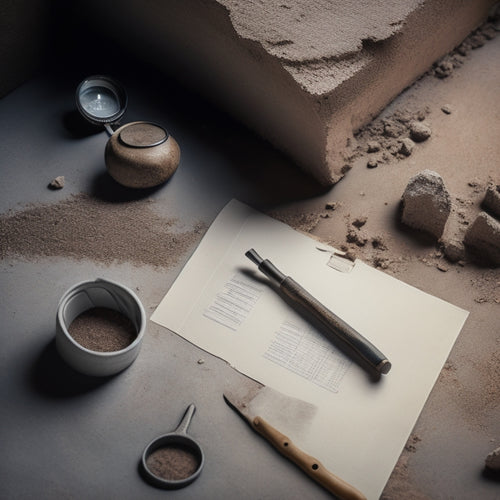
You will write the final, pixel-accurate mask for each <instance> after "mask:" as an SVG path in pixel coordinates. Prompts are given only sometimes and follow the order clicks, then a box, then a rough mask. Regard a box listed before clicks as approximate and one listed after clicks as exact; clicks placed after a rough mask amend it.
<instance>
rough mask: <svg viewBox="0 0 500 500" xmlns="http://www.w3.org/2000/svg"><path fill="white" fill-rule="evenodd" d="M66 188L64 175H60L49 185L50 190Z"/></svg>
mask: <svg viewBox="0 0 500 500" xmlns="http://www.w3.org/2000/svg"><path fill="white" fill-rule="evenodd" d="M63 187H64V175H59V176H58V177H56V178H55V179H52V180H51V181H50V184H49V188H50V189H62V188H63Z"/></svg>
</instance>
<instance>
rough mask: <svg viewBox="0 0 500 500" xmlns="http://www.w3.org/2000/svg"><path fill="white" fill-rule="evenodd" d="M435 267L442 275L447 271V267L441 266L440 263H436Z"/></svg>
mask: <svg viewBox="0 0 500 500" xmlns="http://www.w3.org/2000/svg"><path fill="white" fill-rule="evenodd" d="M436 267H437V268H438V269H439V270H440V271H441V272H443V273H445V272H447V271H448V267H447V266H445V265H444V264H442V263H441V262H438V264H437V266H436Z"/></svg>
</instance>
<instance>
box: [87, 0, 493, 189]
mask: <svg viewBox="0 0 500 500" xmlns="http://www.w3.org/2000/svg"><path fill="white" fill-rule="evenodd" d="M225 3H228V4H229V3H231V2H230V1H229V0H226V2H225ZM289 3H291V2H289ZM494 3H495V1H493V0H476V1H475V2H467V1H460V2H457V1H456V0H425V1H424V2H422V3H419V4H418V7H417V8H416V9H414V10H412V11H411V12H410V13H409V14H408V15H407V17H406V18H405V20H404V23H403V22H401V21H400V22H399V23H397V29H395V30H394V33H392V34H391V35H390V36H389V37H388V38H385V39H383V40H380V39H379V40H378V41H370V42H367V41H366V39H365V42H363V43H361V50H360V51H358V52H350V53H349V54H352V55H348V57H344V58H340V59H336V60H335V61H334V62H332V60H331V59H330V58H328V57H326V58H325V59H324V60H320V59H315V60H306V61H303V62H301V63H298V62H297V61H295V62H293V63H289V62H286V61H283V60H281V59H280V58H279V57H276V56H275V55H273V54H270V53H269V51H267V50H266V48H265V47H264V46H263V44H262V43H261V42H259V41H256V40H251V39H249V38H242V37H241V36H240V34H239V33H238V32H237V30H236V29H235V27H234V25H233V22H232V20H231V16H230V11H229V9H228V8H227V6H224V5H221V3H220V2H219V1H217V0H211V1H209V2H200V1H199V0H185V1H184V2H173V3H168V5H167V4H165V3H162V2H154V1H150V2H148V3H147V4H144V3H141V2H140V1H139V0H124V1H123V2H122V3H121V6H120V9H119V10H117V9H116V8H115V6H114V5H113V3H112V2H111V1H110V0H100V1H98V0H88V1H87V2H85V5H86V9H87V12H90V11H91V12H92V13H93V16H92V19H88V20H87V22H89V23H92V24H93V25H94V27H95V28H97V29H100V30H101V31H105V32H106V33H108V34H110V35H111V36H113V37H114V38H115V39H117V40H119V41H120V43H122V44H123V45H125V46H126V47H127V48H128V49H130V50H132V51H134V52H135V53H136V54H138V55H139V56H140V57H143V58H145V59H149V60H150V61H151V62H153V63H154V64H155V65H157V66H158V67H159V68H160V69H161V70H164V71H165V72H167V73H168V72H170V73H174V75H175V76H177V77H178V78H179V79H180V80H182V81H184V82H186V84H188V85H190V86H195V87H196V88H197V90H198V91H201V92H202V93H204V94H205V95H207V96H208V97H209V98H210V99H211V100H213V101H214V102H216V103H217V104H218V105H220V106H221V107H223V108H224V109H225V110H226V111H228V112H230V113H231V114H233V115H234V116H235V117H236V118H238V119H239V120H241V121H242V122H243V123H245V124H246V125H247V126H249V127H250V128H252V129H254V130H255V131H256V132H258V133H259V134H260V135H261V136H263V137H264V138H265V139H267V140H268V141H269V142H270V143H272V144H273V145H274V146H276V147H277V148H278V149H280V150H282V151H283V152H285V153H286V154H287V155H289V156H290V157H291V158H292V159H293V160H294V161H295V162H296V163H297V164H298V165H299V166H300V167H301V168H302V169H303V170H305V171H306V172H307V173H309V174H310V175H312V176H313V177H314V178H315V179H316V180H317V181H318V182H319V183H321V184H324V185H326V186H328V185H332V184H334V183H336V182H338V181H339V180H340V179H341V178H342V176H343V175H344V174H345V172H346V171H347V170H348V163H349V158H350V154H351V151H350V143H351V141H352V138H353V134H354V133H355V132H356V131H357V130H358V129H359V128H360V127H362V126H363V125H365V124H366V123H368V122H370V121H371V120H372V119H373V118H374V117H375V116H376V115H377V114H378V113H380V112H381V111H382V110H383V109H384V108H385V107H386V106H387V105H388V104H389V103H390V102H391V101H392V100H393V99H394V98H395V97H396V96H397V95H398V94H399V93H400V92H401V91H402V90H404V89H405V88H406V87H408V86H409V85H411V84H412V83H413V82H414V81H415V80H416V79H418V78H419V77H420V76H421V75H422V74H424V73H425V72H426V71H427V70H428V69H429V68H430V67H431V65H432V64H433V63H434V62H435V61H436V60H438V59H439V58H440V57H442V56H443V55H445V54H446V53H448V52H449V51H450V50H452V49H453V48H454V47H456V46H457V45H458V44H459V43H460V42H461V41H462V40H463V39H464V38H466V36H467V35H468V34H469V33H470V32H471V31H472V30H474V29H475V28H477V27H478V26H479V25H480V24H481V23H482V22H483V21H484V20H485V19H486V18H487V15H488V12H489V10H490V8H491V7H492V5H494ZM89 4H92V5H89ZM146 6H147V7H148V8H145V7H146ZM123 33H126V36H124V35H123Z"/></svg>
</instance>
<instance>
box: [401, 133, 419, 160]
mask: <svg viewBox="0 0 500 500" xmlns="http://www.w3.org/2000/svg"><path fill="white" fill-rule="evenodd" d="M414 147H415V143H414V142H413V141H412V140H411V139H410V138H409V137H405V138H404V139H402V140H401V142H400V145H399V152H400V153H401V154H402V155H404V156H410V155H411V154H412V153H413V148H414Z"/></svg>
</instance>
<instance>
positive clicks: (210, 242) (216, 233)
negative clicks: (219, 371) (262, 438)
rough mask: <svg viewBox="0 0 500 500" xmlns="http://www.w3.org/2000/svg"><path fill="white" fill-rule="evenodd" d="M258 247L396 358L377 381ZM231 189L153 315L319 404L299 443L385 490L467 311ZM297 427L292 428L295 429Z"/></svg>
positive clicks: (354, 478) (367, 490)
mask: <svg viewBox="0 0 500 500" xmlns="http://www.w3.org/2000/svg"><path fill="white" fill-rule="evenodd" d="M250 248H254V249H255V250H256V251H257V252H258V253H259V254H260V255H261V256H262V257H263V258H267V259H269V260H270V261H271V262H273V264H275V265H276V267H278V268H279V269H280V270H281V271H282V272H283V273H284V274H286V275H289V276H292V277H293V278H294V279H295V280H296V281H297V282H298V283H300V284H301V285H302V286H303V287H304V288H305V289H306V290H308V291H309V292H310V293H311V294H312V295H313V296H315V297H316V298H317V299H318V300H320V301H321V302H322V303H323V304H325V305H326V306H327V307H328V308H330V309H331V310H332V311H334V312H335V313H336V314H337V315H338V316H340V317H341V318H342V319H344V320H345V321H346V322H347V323H349V324H350V325H351V326H353V327H354V328H355V329H357V330H358V331H359V332H360V333H361V334H362V335H363V336H365V337H366V338H367V339H368V340H370V341H371V342H372V343H373V344H374V345H375V346H377V347H378V348H379V349H380V350H381V351H382V352H383V353H384V354H385V355H386V356H387V357H388V359H389V360H390V361H391V362H392V369H391V371H390V372H389V374H387V375H385V376H383V377H382V378H381V380H380V381H379V382H377V383H374V382H373V381H372V380H370V378H369V377H368V376H367V374H366V373H365V372H364V371H363V369H362V368H360V367H359V366H358V365H357V364H355V363H353V362H352V361H351V360H349V359H348V358H346V357H345V355H344V354H342V353H341V352H339V351H338V350H337V349H336V348H335V347H334V346H333V345H332V344H331V343H330V342H329V341H328V340H326V339H325V338H324V337H323V336H322V335H321V333H319V332H318V331H317V330H315V329H314V328H313V327H312V326H311V325H310V324H309V323H307V322H306V321H305V320H304V319H302V318H301V317H300V316H299V315H298V314H297V313H296V312H295V311H294V310H293V309H291V308H290V307H289V306H288V305H287V304H286V303H285V302H284V301H283V300H282V299H281V298H280V297H279V296H278V294H277V293H276V292H275V291H274V290H273V289H272V288H271V287H270V286H269V285H268V282H267V281H266V280H267V278H265V277H264V276H263V275H262V274H261V273H260V272H259V271H258V270H257V268H256V266H255V265H254V264H253V263H252V262H250V260H248V259H247V257H245V252H246V251H247V250H249V249H250ZM333 251H334V249H332V248H331V247H328V246H326V245H322V244H320V243H318V242H317V241H315V240H313V239H311V238H309V237H307V236H305V235H303V234H301V233H298V232H296V231H294V230H293V229H292V228H290V227H289V226H287V225H285V224H283V223H280V222H278V221H276V220H274V219H272V218H270V217H267V216H265V215H263V214H262V213H259V212H257V211H255V210H253V209H251V208H250V207H248V206H246V205H244V204H242V203H240V202H238V201H236V200H233V201H231V202H230V203H229V204H228V205H227V206H226V207H225V208H224V209H223V210H222V211H221V213H220V214H219V216H218V217H217V218H216V220H215V221H214V223H213V224H212V226H211V227H210V229H209V230H208V231H207V233H206V235H205V236H204V238H203V240H202V241H201V243H200V245H199V246H198V248H197V250H196V252H195V253H194V255H193V256H192V257H191V259H190V260H189V262H188V263H187V264H186V266H185V267H184V269H183V270H182V272H181V273H180V275H179V277H178V278H177V280H176V281H175V282H174V284H173V286H172V287H171V289H170V290H169V291H168V293H167V295H166V296H165V297H164V299H163V300H162V302H161V303H160V305H159V306H158V308H157V309H156V311H155V312H154V314H153V316H152V318H151V319H152V320H153V321H154V322H156V323H158V324H160V325H163V326H165V327H166V328H169V329H170V330H172V331H174V332H176V333H177V334H179V335H181V336H182V337H184V338H185V339H187V340H189V341H190V342H192V343H194V344H196V345H197V346H199V347H201V348H202V349H204V350H206V351H208V352H210V353H212V354H214V355H216V356H219V357H221V358H222V359H224V360H226V361H227V362H228V363H230V364H231V365H232V366H234V367H235V368H236V369H237V370H239V371H241V372H242V373H244V374H246V375H248V376H250V377H252V378H254V379H256V380H258V381H260V382H261V383H263V384H265V385H267V386H270V387H273V388H274V389H277V390H279V391H281V392H283V393H285V394H289V395H291V396H294V397H298V398H301V399H304V400H306V401H310V402H312V403H314V404H316V405H317V406H318V408H319V410H318V414H317V416H316V419H315V422H314V426H313V427H312V428H311V429H310V432H309V434H308V435H307V437H305V438H302V439H303V441H302V442H300V443H297V444H299V445H300V446H301V447H303V448H304V449H305V450H306V451H307V452H308V453H309V454H311V455H314V456H316V458H318V459H319V460H320V461H321V462H322V463H323V464H324V465H325V466H326V467H327V468H329V469H330V470H331V471H332V472H334V473H335V474H337V475H339V476H340V477H342V478H343V479H344V480H346V481H348V482H350V483H352V484H353V485H354V486H356V487H357V488H358V489H360V490H361V491H362V492H363V493H364V494H365V495H366V496H367V497H368V498H373V499H376V498H378V497H379V496H380V494H381V492H382V490H383V488H384V486H385V483H386V482H387V479H388V478H389V475H390V473H391V471H392V469H393V467H394V465H395V463H396V461H397V459H398V457H399V455H400V453H401V451H402V449H403V447H404V445H405V443H406V440H407V438H408V436H409V434H410V432H411V430H412V428H413V426H414V424H415V422H416V420H417V418H418V415H419V413H420V411H421V410H422V407H423V405H424V403H425V401H426V399H427V397H428V395H429V393H430V391H431V389H432V387H433V385H434V383H435V381H436V378H437V376H438V375H439V372H440V370H441V368H442V366H443V364H444V362H445V361H446V358H447V357H448V354H449V352H450V350H451V348H452V346H453V343H454V342H455V340H456V338H457V336H458V334H459V332H460V330H461V328H462V326H463V324H464V322H465V320H466V318H467V315H468V312H467V311H464V310H462V309H460V308H458V307H455V306H453V305H451V304H449V303H447V302H445V301H443V300H440V299H438V298H436V297H433V296H431V295H428V294H426V293H424V292H422V291H420V290H418V289H416V288H413V287H411V286H409V285H407V284H405V283H403V282H401V281H399V280H397V279H395V278H393V277H390V276H388V275H386V274H385V273H383V272H380V271H378V270H376V269H373V268H371V267H370V266H368V265H366V264H364V263H363V262H361V261H359V260H357V261H356V262H355V265H354V266H353V268H352V270H351V271H350V272H340V271H338V270H336V269H334V268H332V267H330V266H328V262H329V259H330V257H331V252H333ZM290 437H291V438H292V439H293V436H290Z"/></svg>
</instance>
